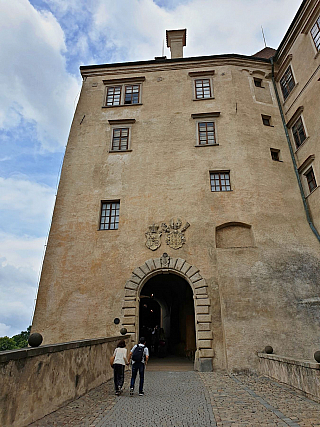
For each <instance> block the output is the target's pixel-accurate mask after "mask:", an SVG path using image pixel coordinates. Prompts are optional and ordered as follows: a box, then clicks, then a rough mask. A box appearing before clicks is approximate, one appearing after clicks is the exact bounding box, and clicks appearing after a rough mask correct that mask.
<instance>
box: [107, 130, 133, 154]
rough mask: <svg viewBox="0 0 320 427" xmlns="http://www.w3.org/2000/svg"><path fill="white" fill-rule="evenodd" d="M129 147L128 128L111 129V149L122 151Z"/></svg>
mask: <svg viewBox="0 0 320 427" xmlns="http://www.w3.org/2000/svg"><path fill="white" fill-rule="evenodd" d="M128 147H129V128H118V129H113V134H112V144H111V150H112V151H124V150H128Z"/></svg>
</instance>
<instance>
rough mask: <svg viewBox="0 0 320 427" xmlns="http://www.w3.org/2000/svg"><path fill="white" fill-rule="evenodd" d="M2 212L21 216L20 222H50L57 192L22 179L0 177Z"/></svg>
mask: <svg viewBox="0 0 320 427" xmlns="http://www.w3.org/2000/svg"><path fill="white" fill-rule="evenodd" d="M0 193H1V198H0V211H8V212H12V213H10V216H11V219H13V217H12V215H19V217H20V219H19V220H20V222H21V223H24V222H26V221H30V222H33V223H39V222H40V221H46V222H47V223H48V222H49V221H50V218H51V215H52V209H53V203H54V195H55V190H54V189H53V188H51V187H48V186H46V185H43V184H38V183H35V182H31V181H28V180H26V179H21V178H7V179H5V178H1V177H0Z"/></svg>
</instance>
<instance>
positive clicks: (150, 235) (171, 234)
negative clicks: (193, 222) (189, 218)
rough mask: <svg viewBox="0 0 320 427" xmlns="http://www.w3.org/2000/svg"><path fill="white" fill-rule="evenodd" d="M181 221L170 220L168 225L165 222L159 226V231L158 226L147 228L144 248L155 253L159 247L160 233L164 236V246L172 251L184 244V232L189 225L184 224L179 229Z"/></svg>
mask: <svg viewBox="0 0 320 427" xmlns="http://www.w3.org/2000/svg"><path fill="white" fill-rule="evenodd" d="M181 226H182V221H181V219H180V218H178V219H177V220H176V221H175V220H174V219H171V220H170V222H169V225H167V224H166V223H165V222H163V223H162V224H161V229H160V230H159V228H160V227H159V225H156V224H152V225H150V226H149V231H147V232H146V233H145V235H146V238H147V240H146V246H147V248H148V249H151V250H152V251H155V250H156V249H158V248H159V247H160V245H161V235H162V233H164V234H165V236H166V244H167V245H168V246H170V248H172V249H179V248H181V247H182V245H183V244H184V243H185V242H186V237H185V235H184V232H185V231H186V230H187V228H189V227H190V224H189V223H188V222H186V224H185V225H184V226H183V227H182V228H181Z"/></svg>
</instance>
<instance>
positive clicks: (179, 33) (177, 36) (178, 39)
mask: <svg viewBox="0 0 320 427" xmlns="http://www.w3.org/2000/svg"><path fill="white" fill-rule="evenodd" d="M166 36H167V47H169V48H170V51H171V58H183V46H185V45H186V40H187V30H186V28H185V29H184V30H167V31H166Z"/></svg>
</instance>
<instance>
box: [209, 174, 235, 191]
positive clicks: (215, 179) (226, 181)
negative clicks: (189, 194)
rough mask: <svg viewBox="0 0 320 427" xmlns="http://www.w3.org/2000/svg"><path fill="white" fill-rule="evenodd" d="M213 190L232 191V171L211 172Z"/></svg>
mask: <svg viewBox="0 0 320 427" xmlns="http://www.w3.org/2000/svg"><path fill="white" fill-rule="evenodd" d="M210 184H211V191H231V185H230V172H229V171H227V172H210Z"/></svg>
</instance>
